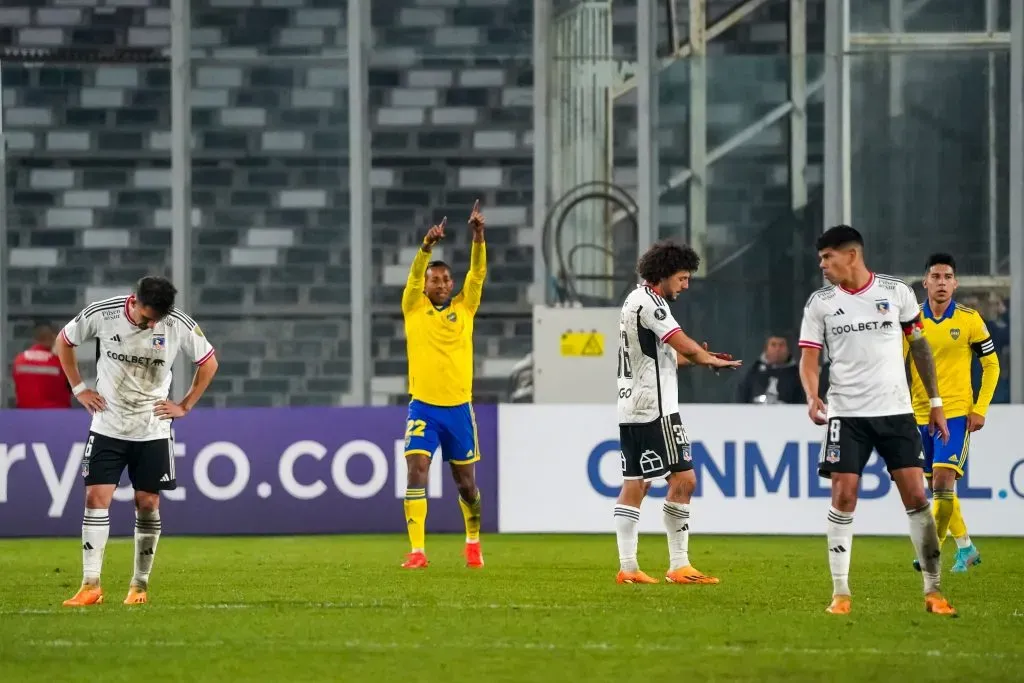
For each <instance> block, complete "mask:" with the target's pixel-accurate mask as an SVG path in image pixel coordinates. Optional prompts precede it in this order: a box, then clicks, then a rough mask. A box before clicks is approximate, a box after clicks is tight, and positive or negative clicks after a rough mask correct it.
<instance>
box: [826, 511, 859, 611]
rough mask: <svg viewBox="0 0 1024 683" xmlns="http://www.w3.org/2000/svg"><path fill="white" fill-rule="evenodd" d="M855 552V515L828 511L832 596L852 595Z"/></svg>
mask: <svg viewBox="0 0 1024 683" xmlns="http://www.w3.org/2000/svg"><path fill="white" fill-rule="evenodd" d="M852 552H853V513H852V512H842V511H840V510H837V509H835V508H834V507H831V506H829V509H828V566H829V569H831V570H832V595H850V554H851V553H852Z"/></svg>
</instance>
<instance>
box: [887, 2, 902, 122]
mask: <svg viewBox="0 0 1024 683" xmlns="http://www.w3.org/2000/svg"><path fill="white" fill-rule="evenodd" d="M904 16H905V14H904V11H903V0H889V30H890V31H892V32H893V33H903V26H904ZM904 59H905V58H904V57H903V55H900V54H893V55H890V56H889V118H896V117H897V116H902V115H903V81H904V78H903V73H904V72H903V67H904V66H905V65H906V64H905V61H904Z"/></svg>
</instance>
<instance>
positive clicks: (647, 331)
mask: <svg viewBox="0 0 1024 683" xmlns="http://www.w3.org/2000/svg"><path fill="white" fill-rule="evenodd" d="M679 331H680V330H679V323H677V322H676V319H675V318H674V317H673V316H672V311H670V310H669V308H668V303H667V302H666V301H665V300H664V299H663V298H661V297H660V296H659V295H658V294H657V293H655V291H654V290H653V289H651V288H650V287H647V286H645V285H637V288H636V289H634V290H633V291H632V292H631V293H630V294H629V296H627V297H626V301H625V303H623V304H622V311H621V312H620V313H619V360H618V366H619V369H618V374H619V378H618V385H619V406H618V407H619V424H645V423H648V422H653V421H655V420H658V419H660V418H662V417H665V416H667V415H672V414H673V413H678V412H679V377H678V375H677V374H676V373H677V372H678V368H679V362H678V360H677V358H678V357H677V355H676V352H675V349H673V348H672V347H671V346H669V345H668V344H667V343H666V342H667V341H668V339H669V337H671V336H672V335H673V334H675V333H677V332H679Z"/></svg>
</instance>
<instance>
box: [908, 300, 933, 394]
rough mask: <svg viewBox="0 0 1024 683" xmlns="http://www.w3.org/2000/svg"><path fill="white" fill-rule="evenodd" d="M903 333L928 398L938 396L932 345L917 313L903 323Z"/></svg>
mask: <svg viewBox="0 0 1024 683" xmlns="http://www.w3.org/2000/svg"><path fill="white" fill-rule="evenodd" d="M903 334H905V335H906V337H907V343H908V344H909V345H910V357H911V358H913V359H914V367H916V368H917V375H918V377H920V378H921V384H922V385H924V389H925V391H927V392H928V398H939V378H938V373H936V372H935V357H934V356H933V355H932V347H931V345H930V344H929V343H928V339H927V338H926V337H925V336H924V324H923V323H922V322H921V315H920V314H918V315H917V316H916V317H915V318H914V319H913V320H911V321H910V322H906V323H903Z"/></svg>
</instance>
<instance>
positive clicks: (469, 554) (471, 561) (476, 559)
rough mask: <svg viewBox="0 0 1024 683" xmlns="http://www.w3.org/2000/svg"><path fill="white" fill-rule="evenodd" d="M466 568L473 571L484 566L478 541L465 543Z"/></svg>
mask: <svg viewBox="0 0 1024 683" xmlns="http://www.w3.org/2000/svg"><path fill="white" fill-rule="evenodd" d="M466 566H467V567H472V568H473V569H479V568H480V567H482V566H484V554H483V552H482V551H481V550H480V541H477V542H476V543H466Z"/></svg>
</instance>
